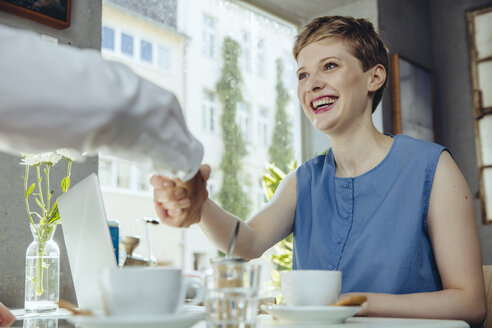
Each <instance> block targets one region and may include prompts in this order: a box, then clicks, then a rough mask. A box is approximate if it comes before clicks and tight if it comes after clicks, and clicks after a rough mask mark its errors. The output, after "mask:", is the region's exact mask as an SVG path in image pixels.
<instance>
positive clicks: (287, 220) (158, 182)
mask: <svg viewBox="0 0 492 328" xmlns="http://www.w3.org/2000/svg"><path fill="white" fill-rule="evenodd" d="M208 174H209V172H207V177H208ZM205 180H206V178H205ZM151 184H152V185H153V186H154V200H155V202H156V209H157V213H158V214H159V217H160V218H161V221H162V222H164V223H166V224H169V225H173V226H178V227H182V226H186V227H187V226H189V225H190V224H192V223H196V222H198V221H199V222H200V227H201V228H202V230H203V231H204V232H205V234H206V235H207V236H208V237H209V239H211V240H212V241H213V242H214V243H215V244H216V245H217V247H218V248H219V249H221V250H223V251H225V250H226V248H227V244H228V242H229V237H230V234H231V231H232V229H233V227H234V225H235V223H236V222H237V221H238V220H239V221H240V222H241V226H240V228H239V235H238V239H237V241H236V246H235V249H234V254H233V255H234V256H240V257H243V258H245V259H252V258H256V257H259V256H261V255H262V254H263V252H264V251H266V250H267V249H268V248H270V247H271V246H273V245H274V244H275V243H277V242H278V241H280V240H282V239H283V238H285V237H286V236H288V235H289V233H291V232H292V225H293V222H294V213H295V208H296V199H297V191H296V173H295V172H291V173H289V174H287V176H286V177H285V178H284V179H283V180H282V182H281V183H280V185H279V186H278V188H277V190H276V192H275V194H274V196H273V197H272V199H271V200H270V201H269V202H268V204H267V205H266V206H265V207H264V208H263V209H262V210H260V211H259V212H258V213H256V214H255V215H254V216H253V217H252V218H251V219H249V220H248V221H246V222H244V221H241V220H240V219H239V218H238V217H236V216H234V215H232V214H231V213H229V212H227V211H225V210H223V209H222V208H221V207H220V206H218V205H217V204H216V203H215V202H213V201H212V200H211V199H207V200H206V201H205V202H204V203H203V205H202V206H201V208H200V210H199V211H195V212H196V213H201V214H200V217H199V218H198V217H195V218H190V217H189V216H187V211H188V209H189V208H193V206H194V205H195V204H192V202H190V200H189V199H187V198H185V197H187V196H186V195H185V194H183V193H181V194H179V193H180V188H175V186H176V182H175V181H172V180H169V179H167V178H165V177H162V176H153V177H152V178H151ZM204 188H205V184H204V185H203V186H202V189H203V190H202V191H198V193H202V194H203V193H206V190H205V189H204ZM175 193H177V194H175Z"/></svg>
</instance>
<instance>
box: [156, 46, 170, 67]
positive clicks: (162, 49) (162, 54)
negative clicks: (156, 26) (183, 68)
mask: <svg viewBox="0 0 492 328" xmlns="http://www.w3.org/2000/svg"><path fill="white" fill-rule="evenodd" d="M157 66H158V67H159V68H160V69H162V70H164V71H170V70H171V49H170V48H169V47H166V46H164V45H162V44H160V45H159V47H158V48H157Z"/></svg>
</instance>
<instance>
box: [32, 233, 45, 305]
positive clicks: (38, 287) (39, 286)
mask: <svg viewBox="0 0 492 328" xmlns="http://www.w3.org/2000/svg"><path fill="white" fill-rule="evenodd" d="M40 237H41V236H38V238H39V239H41V238H40ZM39 239H38V258H37V263H36V275H35V277H36V280H35V281H34V291H35V292H36V295H38V296H41V295H42V294H43V291H44V288H43V255H44V246H45V243H44V242H42V241H41V240H39Z"/></svg>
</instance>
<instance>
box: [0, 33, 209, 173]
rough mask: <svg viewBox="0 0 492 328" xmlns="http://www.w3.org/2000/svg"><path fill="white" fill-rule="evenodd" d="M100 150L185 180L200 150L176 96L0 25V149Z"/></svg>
mask: <svg viewBox="0 0 492 328" xmlns="http://www.w3.org/2000/svg"><path fill="white" fill-rule="evenodd" d="M58 148H69V149H73V150H77V151H79V152H89V153H94V152H97V151H103V152H105V153H108V154H111V155H115V156H118V157H121V158H125V159H129V160H131V161H135V162H139V163H140V166H143V167H144V168H145V169H146V170H149V171H153V172H157V173H162V174H166V175H168V176H172V177H179V178H181V179H183V180H185V181H186V180H188V179H190V178H191V177H193V176H194V174H195V173H196V172H197V171H198V169H199V167H200V163H201V161H202V158H203V146H202V144H201V143H200V142H199V141H198V140H197V139H195V138H194V137H193V135H192V134H191V133H190V132H189V131H188V129H187V127H186V123H185V121H184V117H183V113H182V111H181V107H180V105H179V103H178V101H177V99H176V97H175V96H174V95H173V94H172V93H170V92H168V91H166V90H163V89H161V88H159V87H157V86H156V85H154V84H152V83H150V82H149V81H146V80H144V79H142V78H140V77H138V76H137V75H136V74H135V73H133V71H131V70H130V69H129V68H128V67H126V66H125V65H123V64H119V63H116V62H109V61H105V60H104V59H103V58H102V57H101V54H100V53H99V52H98V51H96V50H87V49H86V50H81V49H76V48H72V47H69V46H64V45H60V46H54V45H52V44H49V43H47V42H44V41H42V40H41V39H40V38H39V36H37V35H36V34H34V33H31V32H26V31H21V30H17V29H13V28H9V27H6V26H4V25H0V149H2V150H5V151H9V152H11V153H14V152H16V151H17V153H18V151H24V152H41V151H52V150H55V149H58Z"/></svg>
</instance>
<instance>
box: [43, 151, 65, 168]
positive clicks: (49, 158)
mask: <svg viewBox="0 0 492 328" xmlns="http://www.w3.org/2000/svg"><path fill="white" fill-rule="evenodd" d="M38 156H39V157H40V158H41V162H44V163H46V164H48V165H55V164H56V163H58V161H59V160H60V159H61V158H62V155H60V154H57V153H42V154H39V155H38Z"/></svg>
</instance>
